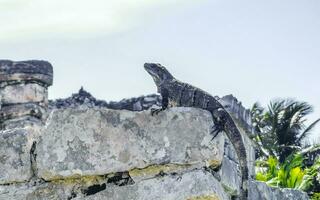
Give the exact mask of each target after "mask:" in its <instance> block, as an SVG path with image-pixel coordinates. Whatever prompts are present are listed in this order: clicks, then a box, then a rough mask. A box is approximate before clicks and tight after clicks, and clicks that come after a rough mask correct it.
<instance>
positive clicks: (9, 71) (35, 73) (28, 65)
mask: <svg viewBox="0 0 320 200" xmlns="http://www.w3.org/2000/svg"><path fill="white" fill-rule="evenodd" d="M52 80H53V68H52V65H51V64H50V63H49V62H47V61H41V60H29V61H19V62H15V61H11V60H0V82H1V84H0V85H5V83H6V82H21V81H23V82H28V81H39V82H41V83H43V84H45V85H52ZM10 84H11V83H10Z"/></svg>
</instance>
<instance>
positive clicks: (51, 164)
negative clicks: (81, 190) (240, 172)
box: [36, 108, 224, 180]
mask: <svg viewBox="0 0 320 200" xmlns="http://www.w3.org/2000/svg"><path fill="white" fill-rule="evenodd" d="M212 124H213V122H212V119H211V115H210V114H209V113H208V112H204V111H202V110H199V109H192V108H172V109H169V110H167V111H166V112H162V113H160V114H159V115H157V116H154V117H152V116H151V115H150V111H144V112H130V111H119V110H110V109H64V110H55V111H53V112H52V113H51V117H50V118H49V120H48V121H47V124H46V127H45V129H44V130H43V134H42V135H41V139H40V141H39V143H38V145H37V151H36V153H37V155H38V156H37V166H38V175H39V177H41V178H44V179H45V180H53V179H60V178H66V177H75V176H85V175H86V176H88V175H101V174H108V173H114V172H122V171H129V170H131V169H134V168H145V167H147V166H150V165H160V164H167V163H171V164H178V165H194V166H199V165H200V166H206V165H215V166H219V165H220V163H221V162H222V157H223V146H224V138H223V136H220V137H217V138H216V139H215V140H214V141H211V138H212V136H211V135H210V128H211V126H212Z"/></svg>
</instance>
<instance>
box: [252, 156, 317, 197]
mask: <svg viewBox="0 0 320 200" xmlns="http://www.w3.org/2000/svg"><path fill="white" fill-rule="evenodd" d="M303 160H304V159H303V156H302V155H301V154H292V155H290V156H289V157H287V159H286V160H285V162H284V163H283V164H280V163H279V162H278V160H277V159H276V158H275V157H269V158H268V160H267V162H263V161H260V162H259V163H257V164H258V165H259V166H260V172H258V173H257V175H256V179H257V180H259V181H263V182H266V183H267V184H268V185H270V186H276V187H283V188H294V189H299V190H303V191H308V190H310V189H311V188H312V186H313V185H314V183H315V181H317V180H315V179H316V177H317V173H318V170H319V169H320V159H319V160H318V161H316V162H315V164H314V165H313V166H312V167H310V168H304V166H303ZM261 166H262V167H261Z"/></svg>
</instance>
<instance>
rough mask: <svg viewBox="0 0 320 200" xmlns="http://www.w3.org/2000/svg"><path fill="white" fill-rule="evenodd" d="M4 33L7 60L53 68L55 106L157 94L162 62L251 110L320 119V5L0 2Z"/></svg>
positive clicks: (196, 0)
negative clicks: (305, 109)
mask: <svg viewBox="0 0 320 200" xmlns="http://www.w3.org/2000/svg"><path fill="white" fill-rule="evenodd" d="M0 27H1V31H0V55H1V58H2V59H11V60H28V59H43V60H48V61H50V62H51V63H52V64H53V66H54V73H55V74H54V85H53V86H52V87H51V88H50V90H49V96H50V98H51V99H54V98H62V97H67V96H70V95H71V94H72V93H74V92H76V91H77V90H79V88H80V87H81V86H84V88H85V89H86V90H88V91H89V92H91V93H92V94H93V95H94V96H95V97H97V98H100V99H104V100H107V101H110V100H120V99H122V98H129V97H134V96H139V95H146V94H151V93H155V92H156V89H155V86H154V83H153V81H152V79H151V78H150V76H149V75H148V74H147V73H146V72H145V71H144V69H143V63H145V62H159V63H161V64H163V65H164V66H166V67H167V68H168V69H169V70H170V71H171V72H172V74H173V75H175V76H176V77H177V78H178V79H180V80H182V81H185V82H189V83H191V84H193V85H195V86H198V87H200V88H202V89H204V90H206V91H208V92H209V93H211V94H212V95H219V96H223V95H227V94H234V95H235V96H236V97H237V98H238V99H239V100H240V101H242V103H243V104H244V105H245V106H246V107H247V108H250V107H251V106H252V104H253V103H254V102H256V101H259V102H261V103H262V104H263V105H266V104H267V103H268V102H269V101H270V100H272V99H274V98H278V97H283V98H286V97H292V98H296V99H297V100H300V101H307V102H308V103H310V104H311V105H313V106H314V108H315V112H314V114H313V115H311V116H310V121H311V120H315V119H317V118H319V117H320V91H319V86H320V78H319V77H320V37H319V35H320V1H319V0H308V1H306V0H282V1H279V0H264V1H256V0H243V1H238V0H175V1H173V0H90V1H87V0H0ZM318 135H320V126H319V127H318V128H317V129H316V131H315V132H314V134H313V138H316V137H318Z"/></svg>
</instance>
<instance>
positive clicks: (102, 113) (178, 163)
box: [0, 61, 308, 200]
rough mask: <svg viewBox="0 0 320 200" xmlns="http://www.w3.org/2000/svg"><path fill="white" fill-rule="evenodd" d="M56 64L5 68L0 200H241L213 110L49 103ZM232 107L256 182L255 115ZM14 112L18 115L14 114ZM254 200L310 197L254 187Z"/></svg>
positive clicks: (1, 66) (149, 99) (83, 96)
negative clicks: (153, 113) (252, 117)
mask: <svg viewBox="0 0 320 200" xmlns="http://www.w3.org/2000/svg"><path fill="white" fill-rule="evenodd" d="M15 66H19V67H15ZM50 67H51V65H49V64H48V63H47V62H44V61H27V62H11V61H0V74H1V78H0V82H1V88H0V93H1V105H2V107H1V111H0V112H1V113H3V114H2V115H1V116H0V117H1V124H2V127H1V128H2V130H1V131H0V200H2V199H3V200H4V199H18V200H20V199H21V200H22V199H28V200H34V199H39V200H40V199H68V200H69V199H93V200H97V199H101V200H102V199H113V200H127V199H131V200H140V199H142V200H143V199H145V200H147V199H148V200H149V199H151V200H180V199H181V200H194V199H197V200H201V199H207V200H216V199H220V200H224V199H236V196H237V194H238V193H239V186H240V184H241V182H240V180H241V178H240V177H241V176H240V170H239V163H238V159H237V156H236V154H235V151H234V148H233V146H232V145H231V144H230V141H229V140H228V139H227V138H226V136H225V134H219V135H218V136H217V137H216V138H215V139H214V140H212V136H211V135H210V130H211V127H212V124H213V121H212V118H211V115H210V113H208V112H207V111H204V110H201V109H195V108H170V109H168V110H166V111H164V112H161V113H159V114H158V115H156V116H151V115H150V110H149V108H150V107H152V106H160V99H161V98H160V97H159V96H157V95H148V96H142V97H138V98H132V99H128V100H123V101H120V102H109V103H107V102H105V101H101V100H96V99H95V98H94V97H92V96H91V95H90V94H89V93H88V92H86V91H84V90H83V89H81V90H80V91H79V93H77V94H74V95H72V97H70V98H67V99H59V100H55V101H49V104H48V101H47V87H48V86H49V85H50V84H51V81H52V70H51V71H50ZM13 69H15V70H13ZM18 69H19V70H18ZM31 69H32V70H31ZM48 72H50V73H48ZM8 74H9V75H8ZM21 74H23V75H21ZM8 77H11V78H10V79H9V78H8ZM12 77H18V78H14V79H13V78H12ZM21 77H22V78H21ZM39 77H40V78H39ZM41 77H42V78H41ZM43 77H47V79H44V78H43ZM8 87H9V88H8ZM13 88H14V89H13ZM17 88H19V89H17ZM9 90H10V91H11V92H7V91H9ZM29 97H31V98H29ZM9 99H10V103H8V100H9ZM226 102H227V101H226ZM232 102H233V103H232ZM229 104H230V105H232V106H231V107H230V106H227V108H228V109H229V112H232V111H234V113H238V114H235V115H234V116H233V117H234V119H235V121H236V122H237V123H238V125H239V128H240V130H241V133H242V135H243V138H244V141H245V144H246V150H247V154H248V165H249V169H250V170H249V172H250V177H253V176H254V149H253V145H252V144H251V140H250V139H249V137H248V136H247V133H246V132H248V130H249V129H248V128H246V127H247V126H244V125H243V123H244V122H245V123H247V124H249V123H250V120H248V117H246V118H243V119H242V118H241V116H243V115H247V114H243V113H244V112H243V110H242V108H241V107H239V103H234V101H231V103H230V101H229ZM234 105H237V106H238V109H231V108H235V107H236V106H234ZM9 106H11V107H12V108H14V109H13V110H15V112H14V113H15V114H8V111H7V110H8V109H7V107H9ZM38 107H41V112H40V114H35V111H34V108H38ZM249 199H252V200H255V199H281V200H284V199H308V197H307V195H306V194H305V193H302V192H299V191H295V190H284V189H277V188H270V187H268V186H266V185H265V184H264V183H259V182H255V181H253V180H250V183H249Z"/></svg>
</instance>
